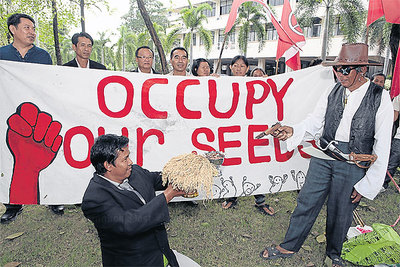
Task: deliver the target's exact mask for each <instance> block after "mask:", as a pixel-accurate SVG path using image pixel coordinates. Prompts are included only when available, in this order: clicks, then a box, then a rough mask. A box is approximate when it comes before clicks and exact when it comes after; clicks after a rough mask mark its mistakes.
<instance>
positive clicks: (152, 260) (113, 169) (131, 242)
mask: <svg viewBox="0 0 400 267" xmlns="http://www.w3.org/2000/svg"><path fill="white" fill-rule="evenodd" d="M128 142H129V139H128V138H127V137H124V136H117V135H113V134H107V135H103V136H100V137H98V138H97V140H96V142H95V144H94V145H93V147H92V149H91V152H90V161H91V162H92V165H93V166H94V167H95V169H96V172H95V173H94V176H93V178H92V179H91V180H90V183H89V185H88V187H87V189H86V192H85V194H84V196H83V201H82V210H83V214H84V215H85V217H87V218H89V219H90V220H91V221H92V222H93V223H94V225H95V227H96V229H97V232H98V235H99V238H100V243H101V251H102V260H103V265H104V266H160V267H161V266H164V263H163V255H164V256H165V257H166V258H167V259H168V262H169V264H170V265H171V266H179V265H178V261H177V259H176V257H175V255H174V252H173V251H172V250H171V249H170V247H169V244H168V239H167V232H166V230H165V227H164V223H165V222H168V221H169V214H168V207H167V203H168V202H169V201H170V200H171V199H173V198H174V197H176V196H182V195H184V194H185V193H184V192H183V191H177V190H174V189H173V188H172V186H171V185H168V186H163V185H162V179H161V173H160V172H150V171H148V170H146V169H143V168H141V167H140V166H138V165H134V164H133V163H132V161H131V160H130V158H129V148H128ZM164 189H165V191H164V192H163V193H162V194H159V195H158V196H156V194H155V191H157V190H164Z"/></svg>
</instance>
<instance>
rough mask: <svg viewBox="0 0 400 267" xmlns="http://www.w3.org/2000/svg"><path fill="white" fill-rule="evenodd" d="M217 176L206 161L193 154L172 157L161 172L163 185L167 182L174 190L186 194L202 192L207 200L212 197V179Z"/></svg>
mask: <svg viewBox="0 0 400 267" xmlns="http://www.w3.org/2000/svg"><path fill="white" fill-rule="evenodd" d="M217 175H218V170H217V168H216V167H215V166H214V165H213V164H212V163H211V162H210V161H209V160H208V159H206V158H205V157H203V156H200V155H195V154H193V153H190V154H183V155H180V156H177V157H173V158H172V159H170V160H169V161H168V162H167V163H166V164H165V166H164V168H163V170H162V180H163V184H164V185H165V184H166V183H167V181H168V182H169V183H171V184H172V187H173V188H174V189H179V190H183V191H185V192H188V193H189V192H194V191H196V190H197V191H198V192H199V191H201V190H204V191H205V193H206V196H207V198H211V197H212V185H213V182H214V179H213V177H214V176H217Z"/></svg>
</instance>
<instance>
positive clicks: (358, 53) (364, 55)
mask: <svg viewBox="0 0 400 267" xmlns="http://www.w3.org/2000/svg"><path fill="white" fill-rule="evenodd" d="M322 65H323V66H349V65H351V66H357V65H359V66H365V65H369V66H381V65H382V64H380V63H373V62H368V45H366V44H364V43H355V44H342V49H340V52H339V55H338V56H337V57H336V58H335V60H334V61H324V62H322Z"/></svg>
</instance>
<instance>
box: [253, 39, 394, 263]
mask: <svg viewBox="0 0 400 267" xmlns="http://www.w3.org/2000/svg"><path fill="white" fill-rule="evenodd" d="M323 65H325V66H333V70H334V73H335V75H336V77H337V79H338V83H337V84H336V85H335V87H334V88H333V89H332V90H330V91H328V92H326V93H325V94H324V95H322V97H321V98H320V100H319V102H318V103H317V106H316V108H315V110H314V112H313V113H312V114H310V115H309V116H308V117H307V118H306V119H305V120H304V121H302V122H301V123H299V124H297V125H294V127H290V126H282V127H280V128H279V129H278V131H279V133H278V132H277V133H276V134H277V135H276V136H277V138H278V139H280V140H283V141H284V140H286V139H288V138H290V137H291V138H290V139H288V141H287V147H288V150H292V149H294V148H295V147H297V145H299V143H300V142H301V141H302V140H303V139H304V137H305V135H306V134H310V135H312V136H315V135H317V134H319V133H321V131H322V138H323V139H325V140H327V142H330V141H334V140H335V141H336V142H337V143H336V147H337V148H338V149H340V150H341V151H342V152H343V153H345V154H350V152H354V153H356V154H369V155H372V154H374V155H376V156H377V159H376V161H375V162H374V163H373V164H372V165H371V167H370V168H368V169H366V168H360V167H358V166H357V165H355V164H351V163H350V162H349V161H341V160H338V159H337V158H335V159H333V158H332V160H330V159H326V158H325V159H322V158H317V157H312V158H311V160H310V165H309V169H308V172H307V177H306V182H305V184H304V186H303V188H302V189H301V191H300V194H299V196H298V199H297V207H296V209H295V210H294V212H293V214H292V216H291V219H290V225H289V228H288V230H287V232H286V236H285V239H284V241H283V242H282V243H281V244H280V245H279V246H276V247H268V248H266V249H265V250H264V251H262V252H261V253H260V256H261V257H262V258H264V259H276V258H286V257H290V256H293V254H294V253H295V252H298V251H299V249H300V248H301V246H302V244H303V243H304V241H305V240H306V238H307V236H308V234H309V232H310V230H311V228H312V226H313V224H314V222H315V219H316V218H317V216H318V214H319V212H320V210H321V208H322V206H323V204H324V202H325V200H326V198H327V197H328V200H327V219H326V239H327V245H326V255H327V256H328V257H329V258H330V259H331V260H332V266H334V267H338V266H344V263H343V260H342V259H341V257H340V256H341V250H342V246H343V242H344V240H345V238H346V234H347V231H348V229H349V227H350V225H351V221H352V212H353V209H354V208H355V206H356V205H357V204H358V202H359V201H360V199H361V197H363V196H364V197H366V198H368V199H374V198H375V196H376V195H377V194H378V193H379V190H380V188H381V185H382V183H383V179H384V177H385V172H386V167H387V163H388V158H389V148H390V139H391V138H390V137H391V128H392V120H393V109H392V108H391V105H390V97H389V94H388V92H387V91H385V90H383V88H382V87H380V86H377V85H376V84H374V83H371V82H370V81H369V80H368V79H367V78H365V73H366V71H367V66H368V65H372V64H370V63H369V62H368V46H367V45H366V44H344V45H343V46H342V49H341V51H340V53H339V55H338V57H337V58H336V59H335V61H333V62H324V64H323ZM320 140H322V139H320Z"/></svg>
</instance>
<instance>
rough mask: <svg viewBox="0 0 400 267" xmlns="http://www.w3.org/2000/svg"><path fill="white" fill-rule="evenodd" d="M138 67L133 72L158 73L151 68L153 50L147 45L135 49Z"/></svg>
mask: <svg viewBox="0 0 400 267" xmlns="http://www.w3.org/2000/svg"><path fill="white" fill-rule="evenodd" d="M135 56H136V63H137V64H138V67H137V69H136V70H134V71H133V72H141V73H150V74H160V73H158V72H156V71H155V70H154V69H153V67H152V66H153V59H154V52H153V50H151V48H150V47H148V46H141V47H139V48H138V49H136V51H135Z"/></svg>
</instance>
